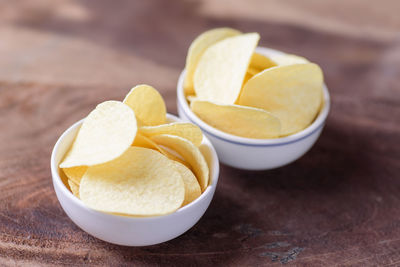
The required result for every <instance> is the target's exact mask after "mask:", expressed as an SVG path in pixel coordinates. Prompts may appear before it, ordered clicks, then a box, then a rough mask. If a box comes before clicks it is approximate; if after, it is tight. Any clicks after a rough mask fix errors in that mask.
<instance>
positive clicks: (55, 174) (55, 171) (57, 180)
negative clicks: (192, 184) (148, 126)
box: [50, 113, 219, 222]
mask: <svg viewBox="0 0 400 267" xmlns="http://www.w3.org/2000/svg"><path fill="white" fill-rule="evenodd" d="M167 119H170V120H174V121H178V122H179V121H182V119H180V118H178V117H177V116H175V115H172V114H169V113H167ZM83 121H84V119H81V120H79V121H77V122H75V123H74V124H72V125H71V126H70V127H68V128H67V130H65V131H64V132H63V133H62V134H61V136H60V137H59V138H58V140H57V142H56V143H55V145H54V147H53V150H52V153H51V158H50V169H51V174H52V181H53V185H54V187H57V188H58V189H60V191H61V193H62V194H63V195H64V196H66V197H67V198H68V201H70V202H73V203H74V204H75V205H77V206H79V207H80V208H81V209H83V210H85V211H86V212H88V213H93V214H96V215H97V216H99V217H102V218H107V219H110V218H113V219H119V220H123V221H132V222H133V221H140V222H150V221H154V220H159V219H161V218H167V217H172V216H177V215H178V214H182V213H184V212H186V211H187V210H189V209H195V208H196V206H198V205H199V204H200V202H203V201H206V197H207V196H208V195H210V194H211V197H212V194H213V192H214V191H215V189H216V187H217V184H218V178H219V160H218V155H217V153H216V151H215V148H214V146H213V145H212V143H211V142H210V140H209V139H208V138H207V137H206V136H203V143H205V144H206V145H207V146H208V147H209V148H210V151H211V155H212V162H211V165H212V166H211V167H210V169H211V168H213V176H212V177H210V178H211V183H210V184H209V185H208V186H207V188H206V190H204V192H203V193H202V194H201V195H200V196H199V197H198V198H197V199H195V200H194V201H192V202H191V203H189V204H187V205H186V206H184V207H181V208H179V209H177V210H176V211H174V212H172V213H169V214H165V215H158V216H149V217H129V216H123V215H117V214H110V213H105V212H101V211H97V210H94V209H91V208H89V207H87V206H86V205H85V204H84V203H83V202H82V200H80V199H79V198H77V197H76V196H74V195H73V194H72V192H71V191H70V190H68V188H67V187H66V185H65V184H64V183H63V182H62V180H61V177H60V174H59V168H58V166H56V155H57V152H58V150H59V148H60V146H61V144H62V143H63V142H64V140H65V138H66V137H67V136H69V135H70V134H71V132H72V131H75V130H76V128H78V127H79V126H80V125H81V124H82V123H83ZM210 175H211V172H210ZM57 199H58V196H57Z"/></svg>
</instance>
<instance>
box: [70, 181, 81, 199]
mask: <svg viewBox="0 0 400 267" xmlns="http://www.w3.org/2000/svg"><path fill="white" fill-rule="evenodd" d="M68 185H69V188H71V192H72V194H74V196H76V197H77V198H79V184H77V183H75V182H74V181H72V180H71V179H68Z"/></svg>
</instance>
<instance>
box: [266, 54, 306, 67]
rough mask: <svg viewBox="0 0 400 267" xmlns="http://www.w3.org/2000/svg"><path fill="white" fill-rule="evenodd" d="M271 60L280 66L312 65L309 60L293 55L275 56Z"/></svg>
mask: <svg viewBox="0 0 400 267" xmlns="http://www.w3.org/2000/svg"><path fill="white" fill-rule="evenodd" d="M271 60H272V61H273V62H275V63H276V65H278V66H286V65H293V64H306V63H310V61H308V59H306V58H304V57H300V56H296V55H291V54H273V55H271Z"/></svg>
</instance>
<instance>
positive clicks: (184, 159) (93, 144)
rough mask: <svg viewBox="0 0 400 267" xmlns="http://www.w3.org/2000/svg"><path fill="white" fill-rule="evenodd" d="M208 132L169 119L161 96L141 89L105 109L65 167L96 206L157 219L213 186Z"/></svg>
mask: <svg viewBox="0 0 400 267" xmlns="http://www.w3.org/2000/svg"><path fill="white" fill-rule="evenodd" d="M202 139H203V135H202V132H201V130H200V129H199V128H198V127H197V126H195V125H193V124H190V123H181V122H172V123H167V121H166V108H165V103H164V100H163V99H162V97H161V95H160V94H159V93H158V92H157V91H156V90H155V89H154V88H153V87H151V86H148V85H138V86H136V87H134V88H133V89H132V90H131V91H130V92H129V94H128V95H127V96H126V97H125V99H124V101H123V102H119V101H106V102H103V103H101V104H99V105H98V106H97V107H96V109H95V110H93V111H92V112H91V113H90V114H89V115H88V116H87V117H86V118H85V120H84V122H83V124H82V126H81V128H80V130H79V132H78V134H77V136H76V138H75V140H74V142H73V144H72V146H71V148H70V149H69V151H68V152H67V154H66V156H65V158H64V159H63V161H62V162H61V164H60V165H59V167H60V168H61V169H62V171H63V172H64V173H65V175H66V176H67V179H68V185H69V187H70V189H71V191H72V192H73V194H74V195H75V196H76V197H78V198H80V199H81V200H82V201H83V202H84V203H85V204H86V205H87V206H88V207H90V208H93V209H95V210H98V211H102V212H107V213H113V214H119V215H126V216H157V215H163V214H168V213H171V212H174V211H175V210H177V209H178V208H179V207H182V206H184V205H187V204H189V203H190V202H192V201H193V200H195V199H196V198H198V197H199V196H200V195H201V193H202V192H203V191H204V190H205V189H206V187H207V186H208V183H209V168H208V165H207V162H206V160H205V158H204V156H203V154H202V152H201V151H202V150H204V149H205V145H202Z"/></svg>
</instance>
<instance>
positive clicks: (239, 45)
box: [194, 33, 260, 104]
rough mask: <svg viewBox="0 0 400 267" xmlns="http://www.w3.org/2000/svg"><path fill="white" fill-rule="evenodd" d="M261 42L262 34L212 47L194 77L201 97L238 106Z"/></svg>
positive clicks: (241, 36) (196, 89) (226, 41)
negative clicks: (251, 61) (248, 70)
mask: <svg viewBox="0 0 400 267" xmlns="http://www.w3.org/2000/svg"><path fill="white" fill-rule="evenodd" d="M259 39H260V36H259V34H258V33H247V34H242V35H239V36H234V37H229V38H226V39H224V40H222V41H220V42H218V43H216V44H214V45H212V46H210V47H209V48H208V49H207V50H206V51H205V52H204V54H203V55H202V56H201V58H200V61H199V63H198V65H197V68H196V71H195V73H194V90H195V92H196V95H197V97H198V98H199V99H201V100H205V101H211V102H216V101H218V102H220V103H222V104H233V103H235V101H236V99H237V98H238V96H239V94H240V90H241V88H242V84H243V80H244V78H245V75H246V72H247V68H248V66H249V64H250V60H251V57H252V55H253V52H254V49H255V47H256V46H257V43H258V40H259Z"/></svg>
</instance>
